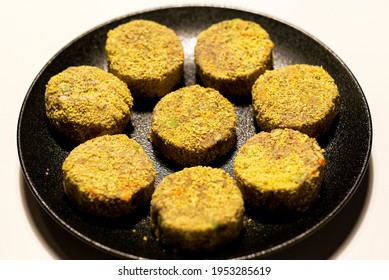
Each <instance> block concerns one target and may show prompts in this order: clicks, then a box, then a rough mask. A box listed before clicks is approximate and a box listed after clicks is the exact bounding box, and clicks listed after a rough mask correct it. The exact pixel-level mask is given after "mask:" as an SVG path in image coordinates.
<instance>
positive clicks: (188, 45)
mask: <svg viewBox="0 0 389 280" xmlns="http://www.w3.org/2000/svg"><path fill="white" fill-rule="evenodd" d="M237 17H239V18H242V19H246V20H251V21H255V22H258V23H259V24H261V25H262V27H264V28H265V29H266V30H267V31H268V32H269V34H270V36H271V39H272V40H273V42H274V43H275V50H274V63H275V68H278V67H282V66H285V65H289V64H296V63H307V64H313V65H321V66H323V67H324V68H325V69H326V70H327V71H328V72H329V73H330V74H331V75H332V77H334V79H335V81H336V83H337V85H338V87H339V91H340V96H341V109H340V114H339V117H338V118H337V120H336V121H335V123H334V125H333V128H332V130H331V131H330V132H329V133H328V134H327V135H326V136H325V137H324V138H322V139H319V142H320V144H321V145H322V146H323V147H324V148H325V149H326V154H325V156H326V158H327V163H328V164H327V166H326V169H325V179H324V183H323V188H322V192H321V197H320V199H319V201H318V202H317V203H316V204H315V205H314V207H312V209H310V211H308V212H307V213H306V214H304V215H301V216H287V217H285V216H282V217H280V216H276V215H274V216H265V215H253V214H250V212H248V214H247V215H246V219H245V222H246V223H245V227H244V229H243V231H242V234H241V235H240V236H239V237H238V238H237V240H235V242H234V243H232V244H231V245H230V246H227V247H225V248H223V249H222V250H219V251H216V252H214V253H208V254H206V255H186V254H175V253H174V252H171V251H169V250H165V249H164V248H162V247H161V246H160V245H159V244H158V243H157V241H156V239H155V237H154V235H153V233H152V231H151V229H150V226H149V219H150V217H149V215H148V211H147V209H145V210H144V211H141V212H140V213H139V214H138V215H136V216H133V217H128V218H125V219H122V220H119V221H105V220H98V219H92V218H90V217H88V216H85V215H83V214H81V213H79V212H78V211H77V210H76V209H75V208H74V207H73V205H72V204H71V203H70V201H68V199H67V198H66V197H65V194H64V192H63V189H62V173H61V165H62V162H63V160H64V159H65V157H66V156H67V154H68V153H69V151H70V150H71V149H72V148H73V145H72V144H71V143H70V142H68V141H67V140H66V139H65V138H64V137H62V136H61V135H59V134H58V133H57V132H56V131H55V129H53V128H52V127H51V126H50V125H49V124H48V122H47V119H46V117H45V105H44V92H45V85H46V83H47V81H48V80H49V78H50V77H51V76H53V75H55V74H57V73H58V72H60V71H63V70H64V69H66V68H67V67H69V66H73V65H95V66H98V67H101V68H103V69H107V62H106V55H105V51H104V45H105V40H106V33H107V31H108V30H110V29H112V28H114V27H116V26H117V25H118V24H121V23H124V22H127V21H129V20H132V19H139V18H141V19H149V20H154V21H157V22H159V23H161V24H164V25H167V26H168V27H170V28H172V29H174V30H175V31H176V32H177V34H178V36H179V37H180V39H181V41H182V44H183V46H184V48H185V52H186V61H185V74H184V77H183V80H182V82H181V84H180V85H179V86H184V85H191V84H195V83H196V82H197V83H199V81H198V80H197V81H196V75H195V68H194V64H193V47H194V45H195V42H196V37H197V34H198V33H199V32H200V31H201V30H203V29H205V28H207V27H208V26H209V25H210V24H212V23H216V22H219V21H221V20H225V19H231V18H237ZM144 105H145V104H144V103H142V104H141V102H139V101H138V103H137V101H135V110H134V112H133V115H132V121H131V124H130V125H129V128H128V130H127V131H126V133H127V134H128V135H130V136H131V137H132V138H134V139H136V140H137V141H139V142H140V143H141V144H142V146H143V147H144V148H145V150H146V152H147V153H148V155H149V156H150V157H151V159H152V160H153V161H154V163H155V166H156V169H157V171H158V172H159V173H158V176H157V182H156V183H158V182H159V181H160V180H161V179H162V178H163V177H164V176H166V175H167V174H169V173H171V172H174V171H175V170H178V169H179V168H178V167H176V166H174V165H172V164H169V163H167V162H165V161H164V160H163V159H161V158H160V157H159V156H158V155H157V154H155V152H154V151H153V149H152V147H151V145H150V143H149V142H148V141H147V136H148V134H149V127H150V114H151V110H152V106H149V105H147V104H146V106H144ZM235 106H236V109H237V113H238V143H237V145H236V147H235V149H234V150H233V151H232V152H231V153H230V155H229V156H228V157H227V158H225V159H223V160H219V161H218V162H216V163H215V164H214V166H217V167H221V168H223V169H225V170H226V171H227V172H229V173H230V174H231V175H233V172H232V166H233V160H234V158H235V155H236V152H237V149H238V148H239V147H240V146H241V145H242V144H243V143H244V141H245V140H246V139H247V138H249V137H250V136H252V135H253V134H254V133H256V132H258V131H259V130H258V128H257V127H256V126H255V125H254V118H253V112H252V108H251V105H250V103H249V102H247V100H246V102H239V103H236V102H235ZM17 143H18V151H19V158H20V162H21V166H22V169H23V172H24V174H25V178H26V181H27V183H28V185H29V186H30V188H31V190H32V192H33V193H34V194H35V196H36V198H37V199H38V201H39V202H40V203H41V205H42V206H43V208H44V209H45V210H47V212H48V213H49V214H50V215H51V216H52V217H53V218H54V219H55V220H56V221H57V222H59V223H60V224H61V225H62V226H63V227H64V228H65V229H67V230H69V231H70V232H71V233H73V234H74V235H75V236H77V237H78V238H80V239H81V240H83V241H85V242H87V243H88V244H90V245H93V246H96V247H97V248H100V249H102V250H104V251H106V252H109V253H112V254H114V255H116V256H120V257H124V258H135V259H138V258H152V259H187V258H190V259H195V258H199V259H201V258H209V259H229V258H245V259H251V258H263V257H268V256H269V254H270V253H272V252H275V251H278V250H280V249H283V248H285V247H287V246H290V245H292V244H294V243H296V242H297V241H299V240H301V239H303V238H305V237H306V236H308V235H309V234H311V233H313V232H314V231H316V230H318V229H319V228H320V227H321V226H322V225H323V224H325V223H326V222H328V221H329V220H330V219H331V218H332V217H333V216H334V215H335V214H336V213H337V212H339V210H340V209H341V208H342V206H344V204H345V203H346V202H347V201H348V199H349V198H350V196H351V195H352V194H353V193H354V192H355V190H356V189H357V187H358V185H359V184H360V182H361V180H362V177H363V175H364V172H365V170H366V168H367V164H368V161H369V156H370V150H371V143H372V126H371V118H370V113H369V108H368V105H367V102H366V99H365V96H364V94H363V92H362V90H361V88H360V86H359V85H358V82H357V81H356V80H355V78H354V76H353V75H352V73H351V72H350V70H349V69H348V68H347V66H346V65H345V64H344V63H343V62H342V61H341V60H340V59H339V58H338V57H337V56H336V55H335V54H334V53H333V52H332V51H331V50H330V49H328V48H327V47H326V46H324V45H323V44H322V43H320V42H319V41H317V40H316V39H314V38H312V37H311V36H309V35H307V34H306V33H304V32H302V31H300V30H297V29H296V28H293V27H291V26H289V25H287V24H285V23H282V22H280V21H277V20H275V19H272V18H269V17H265V16H262V15H258V14H254V13H250V12H246V11H239V10H234V9H227V8H215V7H179V8H167V9H159V10H154V11H148V12H143V13H138V14H133V15H129V16H126V17H123V18H120V19H117V20H114V21H111V22H109V23H106V24H104V25H102V26H100V27H97V28H95V29H93V30H91V31H89V32H87V33H86V34H84V35H82V36H81V37H79V38H77V39H75V40H74V41H73V42H71V43H70V44H69V45H67V46H66V47H64V48H63V49H62V50H61V51H60V52H59V53H58V54H57V55H55V56H54V57H53V58H52V59H51V60H50V61H49V62H48V63H47V65H46V66H45V67H44V68H43V69H42V71H41V72H40V73H39V74H38V76H37V77H36V79H35V81H34V82H33V84H32V85H31V87H30V89H29V91H28V93H27V96H26V98H25V100H24V103H23V106H22V108H21V112H20V117H19V123H18V135H17ZM145 239H147V240H145Z"/></svg>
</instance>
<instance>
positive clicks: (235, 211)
mask: <svg viewBox="0 0 389 280" xmlns="http://www.w3.org/2000/svg"><path fill="white" fill-rule="evenodd" d="M243 216H244V202H243V198H242V194H241V192H240V190H239V188H238V187H237V186H236V185H235V183H234V181H233V179H232V178H231V177H230V176H229V175H228V174H227V173H226V172H225V171H223V170H222V169H218V168H211V167H202V166H197V167H191V168H184V169H183V170H181V171H179V172H176V173H173V174H170V175H168V176H166V177H165V178H164V179H162V181H161V183H160V184H159V185H158V186H157V188H156V190H155V192H154V193H153V195H152V199H151V227H152V228H153V230H154V232H155V235H156V236H157V238H158V240H159V241H160V242H161V243H163V244H165V245H168V246H172V247H174V248H176V249H178V250H185V251H206V250H213V249H216V248H219V247H221V246H223V245H225V244H227V243H229V242H230V241H232V240H233V239H234V238H236V237H237V236H238V234H239V232H240V230H241V229H242V226H243Z"/></svg>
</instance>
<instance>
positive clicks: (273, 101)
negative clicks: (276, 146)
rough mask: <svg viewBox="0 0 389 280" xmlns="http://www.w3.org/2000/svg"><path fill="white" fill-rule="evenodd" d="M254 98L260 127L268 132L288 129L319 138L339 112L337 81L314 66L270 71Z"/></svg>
mask: <svg viewBox="0 0 389 280" xmlns="http://www.w3.org/2000/svg"><path fill="white" fill-rule="evenodd" d="M252 98H253V107H254V111H255V114H256V116H255V118H256V121H257V124H258V125H259V126H260V127H261V128H262V129H263V130H266V131H270V130H272V129H274V128H286V127H287V128H292V129H296V130H299V131H301V132H303V133H306V134H308V135H309V136H312V137H318V136H321V135H323V134H324V133H325V132H326V131H327V130H328V129H329V127H330V126H331V124H332V122H333V120H334V118H335V116H336V115H337V113H338V111H339V93H338V88H337V86H336V84H335V82H334V79H333V78H332V77H331V76H330V75H329V74H328V73H327V72H326V71H325V70H324V69H323V68H322V67H319V66H313V65H306V64H297V65H290V66H286V67H283V68H279V69H275V70H271V71H267V72H266V73H265V74H263V75H262V76H260V77H259V78H258V80H257V81H256V82H255V84H254V86H253V91H252Z"/></svg>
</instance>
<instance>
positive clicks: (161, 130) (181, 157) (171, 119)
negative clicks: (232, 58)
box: [150, 85, 237, 166]
mask: <svg viewBox="0 0 389 280" xmlns="http://www.w3.org/2000/svg"><path fill="white" fill-rule="evenodd" d="M236 121H237V117H236V114H235V109H234V106H233V105H232V104H231V103H230V102H229V101H228V100H227V99H226V98H225V97H223V96H222V95H221V94H220V93H219V92H218V91H217V90H215V89H212V88H204V87H201V86H199V85H194V86H189V87H184V88H181V89H179V90H177V91H174V92H171V93H169V94H168V95H166V96H164V97H163V98H161V100H160V101H159V102H158V103H157V105H156V106H155V108H154V110H153V114H152V124H151V134H150V139H151V142H152V143H153V145H154V146H155V147H156V148H157V149H158V150H159V151H160V152H161V153H162V154H163V155H164V156H165V157H166V158H168V159H170V160H172V161H174V162H176V163H178V164H180V165H183V166H194V165H205V164H208V163H210V162H212V161H214V160H215V159H217V158H219V157H221V156H223V155H225V154H227V153H228V151H229V150H230V149H231V148H232V147H233V145H234V144H235V142H236Z"/></svg>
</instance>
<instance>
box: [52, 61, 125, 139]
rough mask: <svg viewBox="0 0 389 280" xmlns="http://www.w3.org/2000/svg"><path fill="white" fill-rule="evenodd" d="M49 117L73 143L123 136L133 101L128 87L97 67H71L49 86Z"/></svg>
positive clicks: (55, 78) (54, 78) (58, 75)
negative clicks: (116, 135)
mask: <svg viewBox="0 0 389 280" xmlns="http://www.w3.org/2000/svg"><path fill="white" fill-rule="evenodd" d="M45 105H46V115H47V118H48V119H49V121H50V123H52V124H53V125H54V127H56V129H57V130H58V131H60V132H61V133H62V134H64V135H66V136H67V137H68V138H69V139H71V140H73V141H75V142H78V143H82V142H84V141H86V140H88V139H91V138H94V137H96V136H100V135H104V134H116V133H121V132H122V131H123V130H124V129H125V127H126V125H127V123H128V121H129V120H130V113H131V109H132V105H133V99H132V96H131V93H130V91H129V89H128V88H127V86H126V84H125V83H123V82H122V81H121V80H119V79H118V78H117V77H115V76H114V75H112V74H110V73H107V72H105V71H104V70H102V69H100V68H98V67H94V66H77V67H69V68H67V69H66V70H64V71H63V72H61V73H59V74H57V75H55V76H53V77H52V78H51V79H50V80H49V82H48V83H47V86H46V92H45Z"/></svg>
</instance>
